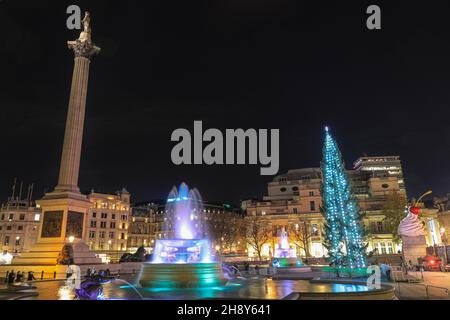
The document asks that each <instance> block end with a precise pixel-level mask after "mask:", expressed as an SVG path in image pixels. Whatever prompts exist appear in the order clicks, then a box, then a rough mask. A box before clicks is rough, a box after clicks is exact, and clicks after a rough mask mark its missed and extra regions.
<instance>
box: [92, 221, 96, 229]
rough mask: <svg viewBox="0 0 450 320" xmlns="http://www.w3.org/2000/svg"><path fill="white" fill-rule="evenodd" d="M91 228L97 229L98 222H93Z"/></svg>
mask: <svg viewBox="0 0 450 320" xmlns="http://www.w3.org/2000/svg"><path fill="white" fill-rule="evenodd" d="M91 228H97V221H94V220H91Z"/></svg>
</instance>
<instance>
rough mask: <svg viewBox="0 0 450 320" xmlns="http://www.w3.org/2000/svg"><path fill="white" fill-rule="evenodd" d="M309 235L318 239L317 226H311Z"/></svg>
mask: <svg viewBox="0 0 450 320" xmlns="http://www.w3.org/2000/svg"><path fill="white" fill-rule="evenodd" d="M311 235H312V236H313V237H318V236H319V227H318V226H317V224H312V225H311Z"/></svg>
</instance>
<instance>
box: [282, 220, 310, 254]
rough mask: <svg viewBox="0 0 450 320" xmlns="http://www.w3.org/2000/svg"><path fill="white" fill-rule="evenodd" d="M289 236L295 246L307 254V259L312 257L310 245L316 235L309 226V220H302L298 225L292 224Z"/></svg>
mask: <svg viewBox="0 0 450 320" xmlns="http://www.w3.org/2000/svg"><path fill="white" fill-rule="evenodd" d="M288 234H289V238H290V240H291V241H292V242H293V243H294V244H295V246H296V247H297V248H300V249H302V250H303V251H304V252H305V257H306V258H309V257H311V254H310V252H309V249H310V248H309V244H310V242H311V238H312V237H313V236H314V235H313V234H312V232H311V230H310V228H309V226H308V222H307V220H306V219H301V220H300V221H299V223H298V224H290V225H289V230H288Z"/></svg>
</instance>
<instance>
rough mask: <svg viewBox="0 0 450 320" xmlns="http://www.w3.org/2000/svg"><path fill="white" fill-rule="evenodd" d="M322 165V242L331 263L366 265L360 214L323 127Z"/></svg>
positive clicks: (333, 142) (334, 147)
mask: <svg viewBox="0 0 450 320" xmlns="http://www.w3.org/2000/svg"><path fill="white" fill-rule="evenodd" d="M322 153H323V158H322V163H321V169H322V188H321V192H322V199H323V203H322V213H323V214H324V216H325V219H326V223H325V230H324V231H325V237H324V246H325V247H326V248H327V250H328V254H329V256H330V262H331V264H332V266H334V267H344V266H345V267H350V268H351V269H353V268H364V267H366V246H365V244H364V228H363V225H362V218H363V215H362V214H361V213H360V211H359V206H358V200H357V199H356V198H355V197H354V196H353V194H352V184H351V181H350V179H349V178H348V177H347V173H346V172H345V167H344V163H343V161H342V156H341V153H340V151H339V148H338V146H337V144H336V141H335V140H334V139H333V137H332V136H331V134H330V132H329V129H328V127H325V143H324V146H323V150H322Z"/></svg>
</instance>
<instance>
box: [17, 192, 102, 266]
mask: <svg viewBox="0 0 450 320" xmlns="http://www.w3.org/2000/svg"><path fill="white" fill-rule="evenodd" d="M36 202H37V204H38V205H39V206H40V207H41V210H42V217H41V221H42V222H41V223H40V225H39V233H38V234H39V236H38V240H37V242H36V243H35V244H34V245H32V246H31V248H30V251H29V252H24V253H22V255H20V256H18V257H16V258H15V259H14V260H13V264H15V265H56V264H57V263H58V257H59V256H60V254H61V253H62V252H63V249H64V246H65V245H68V246H70V247H72V249H71V250H70V252H71V258H73V262H74V263H75V264H100V263H101V259H99V258H96V256H95V254H94V253H92V252H90V251H89V248H88V246H87V245H86V244H85V243H83V242H82V240H81V239H82V238H83V236H84V232H85V231H84V230H85V229H84V225H85V223H86V219H87V213H88V210H89V208H90V207H91V203H90V201H89V200H88V199H87V198H86V196H84V195H82V194H79V193H69V192H62V193H60V192H51V193H47V194H46V195H45V197H44V198H42V199H41V200H38V201H36ZM72 237H73V243H71V242H70V240H72Z"/></svg>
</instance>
